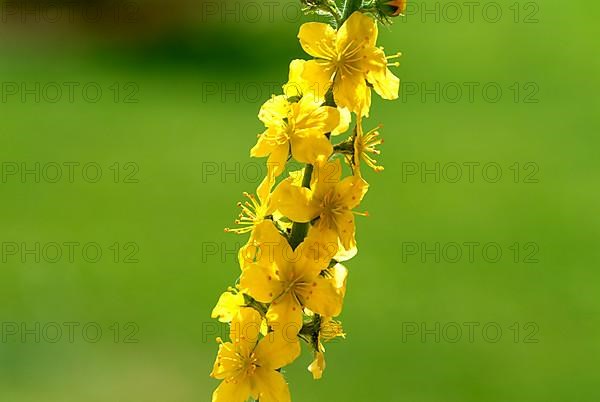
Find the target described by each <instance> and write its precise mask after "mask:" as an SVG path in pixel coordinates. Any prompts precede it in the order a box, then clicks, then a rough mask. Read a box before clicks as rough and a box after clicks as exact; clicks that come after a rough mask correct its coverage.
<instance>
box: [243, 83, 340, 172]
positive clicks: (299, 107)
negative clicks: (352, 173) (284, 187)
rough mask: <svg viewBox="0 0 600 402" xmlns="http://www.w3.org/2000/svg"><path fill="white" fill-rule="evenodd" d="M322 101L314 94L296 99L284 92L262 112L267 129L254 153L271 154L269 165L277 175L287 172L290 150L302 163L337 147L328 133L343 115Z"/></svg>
mask: <svg viewBox="0 0 600 402" xmlns="http://www.w3.org/2000/svg"><path fill="white" fill-rule="evenodd" d="M322 103H323V102H322V101H319V100H317V99H316V98H315V96H313V95H305V96H303V97H302V99H300V101H298V102H296V103H290V102H289V101H288V100H287V98H286V97H285V96H283V95H280V96H274V97H273V98H272V99H271V100H269V101H267V102H266V103H265V104H264V105H263V106H262V108H261V110H260V113H259V115H258V116H259V118H260V120H261V121H262V122H263V123H264V124H265V126H266V127H267V130H266V131H265V132H264V133H263V134H261V135H260V136H259V139H258V142H257V144H256V145H255V146H254V148H252V150H251V152H250V154H251V155H252V156H254V157H265V156H268V157H269V159H268V166H269V168H272V169H273V170H274V173H275V175H276V176H279V175H280V174H281V173H282V172H283V169H284V167H285V164H286V162H287V160H288V157H289V155H290V152H291V154H292V156H293V157H294V159H296V160H297V161H298V162H301V163H314V162H315V161H316V160H317V158H318V157H323V156H325V157H328V156H329V155H331V153H332V152H333V147H332V145H331V143H330V142H329V139H328V138H327V137H326V136H325V134H326V133H330V132H331V131H333V130H334V129H335V128H336V127H337V126H338V125H339V122H340V115H339V112H338V110H337V109H336V108H333V107H329V106H322Z"/></svg>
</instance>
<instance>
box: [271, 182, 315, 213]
mask: <svg viewBox="0 0 600 402" xmlns="http://www.w3.org/2000/svg"><path fill="white" fill-rule="evenodd" d="M272 197H273V201H274V202H275V206H276V208H277V209H279V211H280V212H281V213H282V214H283V215H285V216H287V217H288V218H290V219H291V220H292V221H294V222H310V221H311V220H313V219H314V218H316V217H317V216H319V208H318V207H317V206H316V205H314V204H313V202H312V198H311V191H310V190H309V189H307V188H304V187H299V186H295V185H293V184H292V181H291V180H290V179H286V180H284V181H282V182H281V183H280V184H279V185H278V186H277V188H276V189H275V191H274V192H273V196H272Z"/></svg>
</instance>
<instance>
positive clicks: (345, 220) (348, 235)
mask: <svg viewBox="0 0 600 402" xmlns="http://www.w3.org/2000/svg"><path fill="white" fill-rule="evenodd" d="M335 225H336V228H337V232H338V236H340V242H341V243H342V247H344V248H345V249H346V250H349V249H351V248H353V247H355V246H356V239H355V237H354V236H355V231H356V228H355V226H354V214H353V213H352V212H350V211H344V212H342V213H341V214H340V215H338V216H336V217H335Z"/></svg>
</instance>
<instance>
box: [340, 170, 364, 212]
mask: <svg viewBox="0 0 600 402" xmlns="http://www.w3.org/2000/svg"><path fill="white" fill-rule="evenodd" d="M368 190H369V184H368V183H367V182H366V181H365V180H364V179H363V178H362V177H360V176H348V177H345V178H344V179H343V180H342V181H341V182H339V184H338V185H337V186H336V192H337V193H338V194H339V196H340V197H341V201H342V203H343V204H344V206H345V207H346V208H348V209H354V208H356V207H357V206H359V205H360V202H361V201H362V199H363V197H364V196H365V194H366V193H367V191H368Z"/></svg>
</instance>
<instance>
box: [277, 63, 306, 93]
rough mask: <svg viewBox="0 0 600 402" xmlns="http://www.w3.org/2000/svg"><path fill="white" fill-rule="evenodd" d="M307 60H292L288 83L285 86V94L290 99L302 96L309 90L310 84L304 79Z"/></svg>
mask: <svg viewBox="0 0 600 402" xmlns="http://www.w3.org/2000/svg"><path fill="white" fill-rule="evenodd" d="M304 63H306V61H305V60H292V62H291V63H290V73H289V78H288V82H287V83H286V84H285V85H284V86H283V93H284V94H285V96H287V97H288V98H291V97H296V96H302V95H304V93H305V92H306V91H307V90H308V83H307V82H306V80H305V79H303V78H302V72H303V71H304Z"/></svg>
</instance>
